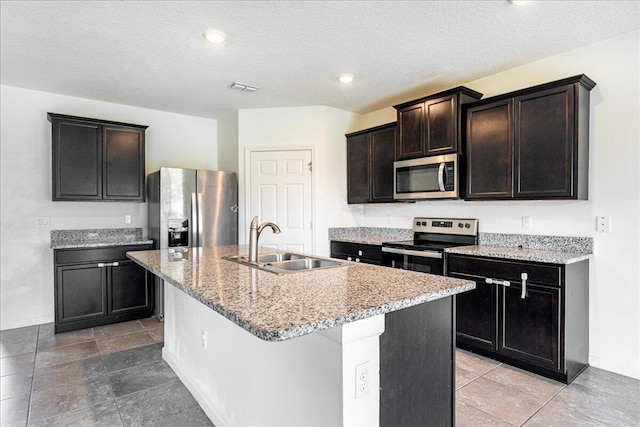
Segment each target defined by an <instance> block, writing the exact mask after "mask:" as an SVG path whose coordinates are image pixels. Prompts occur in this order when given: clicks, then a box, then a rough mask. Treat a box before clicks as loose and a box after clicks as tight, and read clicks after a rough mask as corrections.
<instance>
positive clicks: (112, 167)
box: [102, 126, 144, 201]
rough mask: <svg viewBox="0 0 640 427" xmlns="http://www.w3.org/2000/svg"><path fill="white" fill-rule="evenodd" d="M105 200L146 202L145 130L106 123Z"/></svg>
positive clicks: (103, 131) (104, 143) (104, 137)
mask: <svg viewBox="0 0 640 427" xmlns="http://www.w3.org/2000/svg"><path fill="white" fill-rule="evenodd" d="M102 139H103V146H104V148H103V152H104V169H103V180H104V197H103V198H104V199H111V200H131V201H144V131H142V130H140V129H133V128H126V127H117V126H104V127H103V130H102Z"/></svg>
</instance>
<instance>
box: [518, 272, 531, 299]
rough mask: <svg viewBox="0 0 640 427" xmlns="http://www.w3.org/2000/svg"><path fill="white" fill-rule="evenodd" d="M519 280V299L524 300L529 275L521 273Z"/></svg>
mask: <svg viewBox="0 0 640 427" xmlns="http://www.w3.org/2000/svg"><path fill="white" fill-rule="evenodd" d="M520 278H521V279H522V292H521V293H520V298H521V299H525V298H526V297H527V279H528V278H529V275H528V274H527V273H522V274H521V275H520Z"/></svg>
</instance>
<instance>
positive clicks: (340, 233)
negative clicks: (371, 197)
mask: <svg viewBox="0 0 640 427" xmlns="http://www.w3.org/2000/svg"><path fill="white" fill-rule="evenodd" d="M410 239H413V231H412V230H410V229H405V228H380V227H344V228H330V229H329V240H331V241H334V242H348V243H362V244H366V245H376V246H382V242H391V241H398V240H410Z"/></svg>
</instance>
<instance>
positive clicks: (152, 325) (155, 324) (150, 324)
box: [138, 316, 164, 329]
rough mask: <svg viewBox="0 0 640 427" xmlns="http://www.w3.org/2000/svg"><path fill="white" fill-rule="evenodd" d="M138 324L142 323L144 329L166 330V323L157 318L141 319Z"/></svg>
mask: <svg viewBox="0 0 640 427" xmlns="http://www.w3.org/2000/svg"><path fill="white" fill-rule="evenodd" d="M138 322H140V324H141V325H142V327H143V328H145V329H158V328H164V322H161V321H159V320H158V319H156V317H155V316H151V317H147V318H146V319H139V320H138Z"/></svg>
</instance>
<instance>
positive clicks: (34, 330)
mask: <svg viewBox="0 0 640 427" xmlns="http://www.w3.org/2000/svg"><path fill="white" fill-rule="evenodd" d="M162 341H163V329H162V323H160V322H158V321H156V320H155V319H154V318H150V319H145V320H140V321H137V320H136V321H132V322H125V323H119V324H115V325H109V326H102V327H98V328H89V329H84V330H81V331H74V332H67V333H64V334H58V335H54V334H53V324H45V325H39V326H31V327H26V328H20V329H13V330H9V331H2V332H0V409H1V413H0V425H1V426H12V427H13V426H26V425H29V426H50V425H56V426H58V425H59V426H63V425H64V426H67V425H79V426H121V425H127V426H129V425H153V426H186V425H189V426H211V425H212V424H211V422H210V421H209V420H208V419H207V417H206V415H205V414H204V412H203V411H202V410H201V409H200V407H199V405H198V403H197V402H196V401H195V400H194V398H193V396H192V395H191V394H190V393H189V391H188V390H187V389H186V388H185V387H184V386H183V385H182V383H181V382H180V380H179V379H178V378H177V377H176V376H175V374H174V373H173V371H172V370H171V368H169V366H168V365H167V364H166V363H165V362H164V361H163V360H162V354H161V349H162ZM456 365H457V368H456V425H457V426H461V427H463V426H464V427H472V426H473V427H481V426H492V427H493V426H496V427H500V426H562V427H565V426H567V427H568V426H581V427H582V426H625V427H626V426H640V404H639V403H638V402H640V381H638V380H634V379H631V378H627V377H624V376H621V375H617V374H613V373H610V372H607V371H603V370H600V369H596V368H589V369H587V370H586V371H585V372H584V373H583V374H582V375H580V376H579V377H578V378H577V379H576V380H575V381H574V382H573V383H572V384H571V385H569V386H565V385H564V384H561V383H558V382H555V381H551V380H548V379H545V378H542V377H539V376H537V375H533V374H530V373H528V372H524V371H521V370H519V369H516V368H512V367H510V366H507V365H503V364H501V363H498V362H495V361H493V360H489V359H486V358H483V357H479V356H476V355H474V354H471V353H468V352H464V351H458V352H457V362H456Z"/></svg>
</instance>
